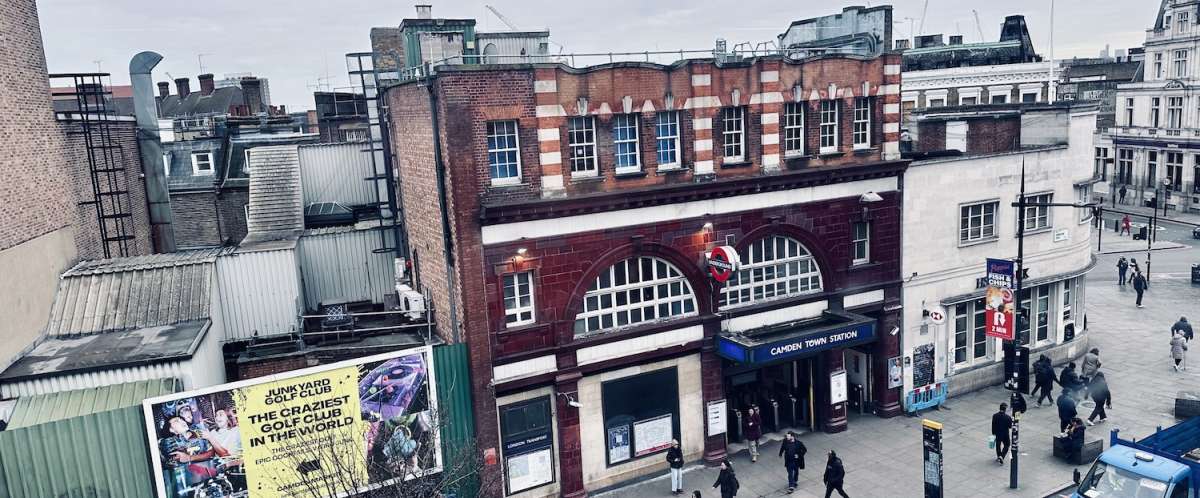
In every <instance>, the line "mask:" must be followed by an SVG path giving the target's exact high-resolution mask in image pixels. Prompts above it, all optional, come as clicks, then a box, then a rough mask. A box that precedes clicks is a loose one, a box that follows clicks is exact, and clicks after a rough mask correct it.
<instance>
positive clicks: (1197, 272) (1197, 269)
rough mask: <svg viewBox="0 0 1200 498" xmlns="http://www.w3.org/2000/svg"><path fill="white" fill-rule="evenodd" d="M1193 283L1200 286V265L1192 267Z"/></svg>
mask: <svg viewBox="0 0 1200 498" xmlns="http://www.w3.org/2000/svg"><path fill="white" fill-rule="evenodd" d="M1192 283H1193V284H1200V265H1192Z"/></svg>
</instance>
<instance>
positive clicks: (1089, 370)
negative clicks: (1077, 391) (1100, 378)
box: [1079, 348, 1100, 399]
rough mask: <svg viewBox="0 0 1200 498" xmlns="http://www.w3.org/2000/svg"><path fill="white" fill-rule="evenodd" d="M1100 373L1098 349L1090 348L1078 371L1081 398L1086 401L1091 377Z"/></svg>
mask: <svg viewBox="0 0 1200 498" xmlns="http://www.w3.org/2000/svg"><path fill="white" fill-rule="evenodd" d="M1099 371H1100V348H1092V349H1091V351H1088V352H1087V354H1085V355H1083V368H1082V370H1081V371H1080V376H1079V377H1080V378H1079V380H1080V382H1081V383H1082V384H1083V386H1084V389H1083V397H1084V399H1087V397H1088V395H1089V394H1090V392H1089V389H1088V387H1089V386H1091V383H1092V376H1093V375H1096V372H1099Z"/></svg>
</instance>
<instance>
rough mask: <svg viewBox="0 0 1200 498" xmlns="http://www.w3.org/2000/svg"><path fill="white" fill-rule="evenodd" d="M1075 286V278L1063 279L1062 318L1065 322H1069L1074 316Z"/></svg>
mask: <svg viewBox="0 0 1200 498" xmlns="http://www.w3.org/2000/svg"><path fill="white" fill-rule="evenodd" d="M1074 287H1075V279H1073V278H1068V279H1066V280H1063V281H1062V319H1063V322H1069V321H1071V319H1072V318H1073V316H1074V315H1073V312H1074V309H1073V307H1072V306H1071V305H1072V304H1075V301H1072V300H1071V296H1072V290H1074V289H1073V288H1074Z"/></svg>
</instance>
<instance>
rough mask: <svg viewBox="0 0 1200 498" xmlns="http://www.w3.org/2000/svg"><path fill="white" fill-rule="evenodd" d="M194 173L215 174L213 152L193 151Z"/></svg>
mask: <svg viewBox="0 0 1200 498" xmlns="http://www.w3.org/2000/svg"><path fill="white" fill-rule="evenodd" d="M192 174H193V175H211V174H213V164H212V153H211V152H193V153H192Z"/></svg>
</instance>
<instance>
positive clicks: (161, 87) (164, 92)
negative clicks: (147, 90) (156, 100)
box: [158, 81, 171, 99]
mask: <svg viewBox="0 0 1200 498" xmlns="http://www.w3.org/2000/svg"><path fill="white" fill-rule="evenodd" d="M170 95H171V84H170V83H168V82H166V81H160V82H158V96H159V97H162V98H164V99H165V98H167V97H168V96H170Z"/></svg>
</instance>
